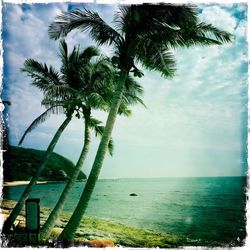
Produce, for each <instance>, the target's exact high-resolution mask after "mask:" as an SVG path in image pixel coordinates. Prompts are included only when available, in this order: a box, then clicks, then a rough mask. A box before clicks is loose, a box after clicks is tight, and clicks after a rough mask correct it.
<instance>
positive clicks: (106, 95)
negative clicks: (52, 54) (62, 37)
mask: <svg viewBox="0 0 250 250" xmlns="http://www.w3.org/2000/svg"><path fill="white" fill-rule="evenodd" d="M65 48H67V47H65ZM109 69H111V71H113V67H112V64H111V63H110V62H109V60H108V59H107V58H105V59H99V60H97V61H96V62H95V63H94V62H93V63H89V64H88V65H87V66H86V67H84V69H83V70H82V72H81V74H80V75H81V79H82V82H83V83H85V84H84V85H86V86H85V88H84V91H83V92H81V91H80V92H75V96H74V98H73V100H74V99H81V102H82V104H81V109H82V113H83V117H84V121H85V132H84V146H83V149H82V152H81V154H80V157H79V159H78V162H77V164H76V167H75V169H74V171H73V173H72V176H71V177H70V178H69V180H68V181H67V184H66V186H65V188H64V190H63V192H62V194H61V196H60V198H59V200H58V201H57V203H56V206H55V207H54V209H53V211H52V212H51V213H50V215H49V217H48V219H47V220H46V222H45V224H44V225H43V227H42V229H41V231H40V238H41V239H46V238H47V237H48V236H49V235H50V233H51V230H52V228H53V227H54V225H55V222H56V219H57V218H58V217H59V215H60V212H61V211H62V209H63V207H64V204H65V202H66V200H67V198H68V196H69V193H70V190H71V188H72V187H73V185H74V183H75V181H76V179H77V176H78V174H79V172H80V169H81V167H82V165H83V163H84V160H85V158H86V155H87V153H88V149H89V144H90V131H89V130H90V128H94V131H95V133H96V135H100V136H101V135H102V134H103V129H104V127H103V126H101V125H100V122H99V121H98V120H96V119H94V118H93V117H91V111H92V110H93V109H103V110H106V109H109V107H110V105H111V102H110V100H111V96H112V94H113V93H114V86H115V85H114V80H115V77H116V74H115V71H113V74H112V72H109ZM127 85H128V87H127V90H126V92H127V93H128V94H127V96H126V98H123V100H122V105H121V106H120V108H119V111H118V113H119V114H123V115H127V116H128V115H130V110H129V109H128V105H132V104H135V103H138V102H139V103H142V104H143V102H142V100H141V99H140V95H141V94H142V88H141V87H140V85H138V83H136V82H135V81H134V80H133V78H129V79H128V84H127ZM65 90H66V89H65ZM68 92H72V89H71V87H69V89H68ZM59 98H60V96H59ZM99 99H101V100H99ZM66 101H67V102H70V101H72V98H71V99H68V98H66V99H65V98H64V97H63V98H60V100H59V99H58V97H56V98H54V100H51V99H50V100H49V101H48V103H49V105H58V104H60V103H61V102H66ZM100 103H101V105H100ZM112 151H113V142H112V140H110V141H109V152H110V154H111V155H112Z"/></svg>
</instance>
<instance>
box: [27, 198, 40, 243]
mask: <svg viewBox="0 0 250 250" xmlns="http://www.w3.org/2000/svg"><path fill="white" fill-rule="evenodd" d="M39 229H40V199H27V200H26V231H27V233H28V241H29V243H30V236H31V235H32V234H35V236H36V243H38V233H39Z"/></svg>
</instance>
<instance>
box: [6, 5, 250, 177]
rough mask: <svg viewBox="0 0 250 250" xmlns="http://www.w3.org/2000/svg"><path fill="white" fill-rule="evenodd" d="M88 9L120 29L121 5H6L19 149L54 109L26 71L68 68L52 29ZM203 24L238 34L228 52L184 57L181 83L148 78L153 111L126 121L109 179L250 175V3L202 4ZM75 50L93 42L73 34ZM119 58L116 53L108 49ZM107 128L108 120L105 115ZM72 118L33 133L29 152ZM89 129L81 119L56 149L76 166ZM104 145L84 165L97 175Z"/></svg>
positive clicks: (9, 87) (12, 125)
mask: <svg viewBox="0 0 250 250" xmlns="http://www.w3.org/2000/svg"><path fill="white" fill-rule="evenodd" d="M82 7H86V8H89V9H92V10H96V11H98V13H99V14H100V16H101V17H102V18H103V19H104V20H106V21H107V22H111V20H112V13H114V11H115V10H116V9H117V6H116V5H111V4H109V5H97V4H85V5H83V4H73V3H68V4H67V3H53V4H22V5H21V4H11V3H4V4H3V29H2V35H3V48H4V79H3V93H2V98H3V99H8V100H10V101H11V103H12V105H11V106H10V108H8V110H7V116H6V120H7V121H6V125H7V126H8V128H9V138H10V142H11V144H12V145H17V142H18V140H19V139H20V138H21V136H22V133H23V132H24V131H25V129H26V128H27V126H28V125H29V124H30V123H31V122H32V121H33V120H34V119H35V118H36V117H37V116H38V115H39V114H41V112H43V111H44V109H43V107H41V105H40V101H41V97H42V93H40V91H39V90H37V89H36V88H34V87H32V86H31V85H30V79H29V78H28V77H26V76H25V75H24V74H23V73H21V72H20V68H21V67H22V65H23V62H24V60H25V59H27V58H33V59H36V60H39V61H40V62H46V63H47V64H51V65H53V66H54V67H56V68H59V66H60V61H59V59H58V42H55V41H52V40H50V39H49V37H48V34H47V28H48V25H49V24H50V23H51V22H52V21H53V20H54V18H55V17H56V16H57V15H58V14H60V13H61V12H62V11H67V10H71V9H74V8H82ZM198 7H199V12H200V19H201V20H203V21H206V22H209V23H212V24H213V25H215V26H217V27H219V28H222V29H225V30H226V31H229V32H231V33H233V34H234V35H235V40H234V42H233V43H231V44H228V45H223V46H213V47H196V48H190V49H179V50H176V51H175V52H174V53H175V57H176V61H177V67H178V70H177V72H176V76H175V77H174V79H172V80H166V79H163V78H162V77H161V76H160V75H159V73H157V72H149V71H146V70H144V71H143V72H144V74H145V76H144V77H143V78H141V79H139V80H138V81H139V82H140V83H141V84H142V85H143V87H144V91H145V93H144V102H145V104H146V105H147V108H146V109H145V108H144V107H141V106H135V107H133V116H132V117H130V118H125V117H119V118H118V119H117V122H116V124H115V129H114V131H113V138H114V141H115V151H114V156H113V157H110V156H107V157H106V159H105V162H104V167H103V169H102V172H101V177H102V178H113V177H114V178H119V177H168V176H231V175H233V176H235V175H245V174H246V169H247V163H246V158H247V155H246V154H247V146H246V141H247V77H248V76H247V67H248V55H247V53H248V52H247V5H246V4H199V5H198ZM66 41H67V43H68V44H69V46H70V48H72V47H73V45H74V44H78V43H79V44H80V45H81V46H82V47H83V48H84V47H86V46H88V45H90V44H91V43H92V41H91V40H90V38H89V37H88V34H87V33H80V32H72V33H70V35H69V36H68V37H67V39H66ZM103 51H104V52H105V53H109V52H110V49H109V48H103ZM95 115H96V116H97V117H98V118H99V119H101V120H102V121H104V122H105V120H106V114H103V113H100V112H95ZM63 120H64V117H63V116H56V115H55V116H51V117H50V119H49V120H47V122H45V123H44V124H43V125H41V126H39V127H38V128H37V129H36V130H35V131H33V132H32V133H30V134H29V135H28V136H27V138H26V141H25V142H24V144H23V146H24V147H29V148H37V149H46V147H47V146H48V144H49V142H50V140H51V139H52V137H53V134H54V133H55V131H56V129H57V128H58V127H59V126H60V124H61V123H62V121H63ZM83 129H84V126H83V121H81V120H78V119H73V120H72V122H71V124H70V126H69V127H68V128H67V129H66V131H65V133H64V134H63V136H62V137H61V139H60V141H59V143H58V145H57V146H56V149H55V151H56V152H57V153H60V154H62V155H64V156H66V157H68V158H69V159H71V160H72V161H73V162H74V163H75V162H76V161H77V158H78V155H79V153H80V150H81V147H82V138H83ZM97 146H98V140H97V139H95V138H94V135H93V139H92V147H91V151H90V154H89V157H88V158H87V161H86V164H85V166H84V172H86V173H88V172H89V169H90V167H91V164H92V162H93V158H94V155H95V152H96V148H97Z"/></svg>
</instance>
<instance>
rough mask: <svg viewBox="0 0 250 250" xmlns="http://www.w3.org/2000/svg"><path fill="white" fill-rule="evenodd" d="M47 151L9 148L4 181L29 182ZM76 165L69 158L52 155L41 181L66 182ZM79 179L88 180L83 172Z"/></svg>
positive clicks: (5, 158) (5, 159)
mask: <svg viewBox="0 0 250 250" xmlns="http://www.w3.org/2000/svg"><path fill="white" fill-rule="evenodd" d="M44 155H45V151H42V150H36V149H28V148H21V147H14V146H9V147H8V150H7V152H5V153H4V155H3V157H4V164H3V171H4V181H28V180H30V178H31V176H33V174H34V172H35V171H36V167H37V166H38V165H39V164H40V163H41V161H42V160H43V158H44ZM74 167H75V165H74V164H73V163H72V162H71V161H70V160H68V159H67V158H65V157H63V156H61V155H59V154H56V153H52V155H51V156H50V158H49V160H48V163H47V164H46V166H45V169H44V171H43V172H42V175H41V177H40V178H39V181H65V180H67V178H68V176H71V173H72V171H73V169H74ZM78 179H81V180H82V179H86V175H85V174H84V173H83V172H80V173H79V176H78Z"/></svg>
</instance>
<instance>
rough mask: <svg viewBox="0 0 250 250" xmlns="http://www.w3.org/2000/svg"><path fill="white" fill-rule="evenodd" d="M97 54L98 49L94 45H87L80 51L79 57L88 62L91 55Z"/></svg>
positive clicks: (98, 53) (98, 52)
mask: <svg viewBox="0 0 250 250" xmlns="http://www.w3.org/2000/svg"><path fill="white" fill-rule="evenodd" d="M99 55H100V51H99V50H98V48H96V47H95V46H89V47H87V48H86V49H84V50H83V51H81V52H80V54H79V59H83V60H85V61H86V62H89V61H90V60H91V59H92V57H95V56H99Z"/></svg>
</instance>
